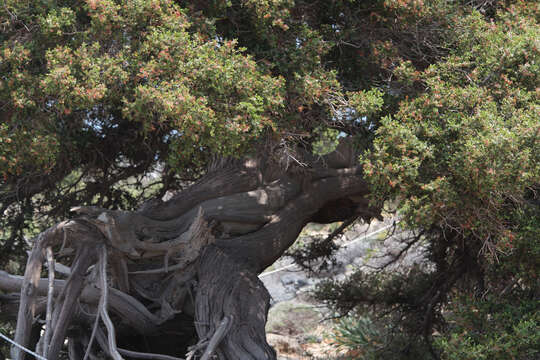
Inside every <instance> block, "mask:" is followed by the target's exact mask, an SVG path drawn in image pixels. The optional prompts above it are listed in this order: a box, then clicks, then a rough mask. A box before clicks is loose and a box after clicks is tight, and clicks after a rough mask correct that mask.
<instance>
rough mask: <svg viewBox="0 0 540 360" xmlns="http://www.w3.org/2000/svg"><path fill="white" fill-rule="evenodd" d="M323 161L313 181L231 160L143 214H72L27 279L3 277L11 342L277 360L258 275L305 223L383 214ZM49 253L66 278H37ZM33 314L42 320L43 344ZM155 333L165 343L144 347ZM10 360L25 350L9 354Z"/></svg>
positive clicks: (54, 354)
mask: <svg viewBox="0 0 540 360" xmlns="http://www.w3.org/2000/svg"><path fill="white" fill-rule="evenodd" d="M344 146H345V145H344ZM342 154H343V152H342ZM353 155H354V154H353ZM306 158H308V157H306ZM333 159H334V160H333ZM335 159H337V161H336V160H335ZM324 160H325V165H324V166H321V165H320V163H317V162H315V161H314V162H312V163H311V164H310V165H309V167H306V168H305V169H304V170H305V171H308V172H309V176H308V177H306V176H305V174H304V175H303V176H302V177H299V176H298V175H297V174H295V172H294V171H287V170H283V169H282V170H280V168H278V167H275V168H273V169H272V168H271V164H269V163H264V162H263V160H259V159H247V160H243V161H240V160H235V161H226V162H223V163H222V165H221V166H220V167H214V168H213V169H212V171H209V172H208V174H206V175H205V176H203V177H202V178H201V179H200V180H199V181H198V182H197V183H195V184H194V185H192V186H191V187H189V188H187V189H186V190H184V191H182V192H180V193H178V194H176V195H174V196H173V197H172V198H171V199H169V200H168V201H165V202H163V201H159V200H157V201H153V202H152V203H149V204H146V206H143V207H142V208H141V210H139V211H135V212H127V211H119V210H107V209H102V208H97V207H78V208H74V209H73V213H74V215H75V216H74V217H73V218H72V219H70V220H67V221H64V222H61V223H59V224H57V225H55V226H53V227H52V228H50V229H48V230H47V231H45V232H43V233H42V234H40V235H39V236H38V237H37V238H36V239H34V247H33V250H32V253H31V255H30V257H29V259H28V263H27V267H26V272H25V276H24V278H19V277H15V276H11V275H8V274H6V273H2V274H1V276H0V289H2V290H3V291H4V292H7V293H19V291H20V295H18V296H14V297H12V298H11V300H10V302H9V304H7V306H8V308H7V309H8V311H4V314H5V315H3V316H8V317H9V316H11V317H12V318H15V314H16V309H17V306H18V315H17V316H16V319H17V330H16V334H15V340H16V341H17V342H18V343H20V344H22V345H24V346H27V347H30V348H35V347H36V345H37V349H38V350H39V351H40V352H41V353H43V354H46V355H47V356H48V358H49V359H56V358H58V356H59V354H60V352H61V351H62V348H63V346H64V344H65V341H66V339H67V345H68V347H67V350H68V354H69V357H70V358H72V359H81V358H83V357H84V353H85V351H89V352H90V353H91V354H99V353H103V354H107V356H110V357H112V358H115V359H119V358H121V357H122V356H127V357H129V356H135V355H137V354H136V353H148V352H150V353H160V354H167V355H169V356H174V357H176V358H179V357H184V356H187V358H192V357H194V356H200V358H201V359H208V358H209V357H210V356H211V355H212V354H213V355H216V356H218V358H220V359H274V358H275V352H274V350H273V349H272V348H271V347H270V346H269V345H268V344H267V342H266V334H265V323H266V316H267V312H268V308H269V300H270V297H269V294H268V292H267V290H266V289H265V287H264V285H263V283H262V282H261V281H260V280H259V278H258V277H257V275H258V274H259V273H260V272H261V271H262V270H263V269H265V268H266V267H268V266H269V265H271V264H272V263H273V262H274V261H275V260H277V259H278V258H279V257H280V256H281V255H282V254H283V252H284V251H285V250H287V248H289V246H291V245H292V244H293V243H294V241H295V240H296V239H297V237H298V234H299V233H300V231H301V230H302V228H303V227H304V225H305V224H307V223H308V222H310V221H313V220H317V221H318V222H333V221H336V220H345V219H350V218H358V217H362V218H364V219H366V220H370V219H371V218H372V217H373V216H375V215H377V212H375V211H373V210H372V209H369V208H368V207H367V205H366V204H367V201H360V202H358V199H361V200H362V199H363V196H365V195H366V194H367V193H368V191H367V187H366V183H365V181H364V179H363V177H362V174H361V172H360V169H359V168H358V167H354V166H348V165H352V164H354V159H346V158H344V157H343V156H341V158H340V156H338V157H335V154H332V155H331V156H328V157H326V159H324ZM306 179H307V180H306ZM352 199H355V200H352ZM355 201H356V202H355ZM53 255H54V256H53ZM53 257H54V258H55V259H56V260H57V261H58V262H63V263H64V264H65V265H68V266H69V269H68V271H67V274H66V275H65V277H67V279H66V280H63V279H54V278H50V279H40V274H41V269H42V266H43V264H44V263H48V266H50V267H51V268H52V267H53V266H54V259H53ZM57 267H58V266H57ZM51 274H52V273H51ZM9 309H12V310H11V311H10V310H9ZM109 313H110V315H109ZM38 318H46V326H45V332H44V334H43V336H41V337H39V336H35V335H36V331H37V329H40V328H41V324H39V323H36V322H35V319H38ZM113 323H114V324H116V326H114V325H113ZM102 324H103V325H104V326H103V325H102ZM50 329H54V332H53V333H52V334H51V332H50ZM171 329H174V331H171ZM173 333H174V335H171V334H173ZM180 333H181V334H184V335H182V336H179V335H178V334H180ZM157 334H162V335H160V341H159V342H153V343H154V345H153V346H144V345H142V344H143V341H142V340H143V339H144V337H145V336H152V337H155V336H156V335H157ZM195 334H196V335H195ZM91 343H94V344H95V345H94V346H91ZM156 343H157V344H159V348H156V346H155V344H156ZM188 346H189V348H188ZM87 349H88V350H87ZM139 355H140V354H139ZM13 358H14V359H17V360H19V359H23V358H24V354H23V352H21V351H20V350H18V349H13ZM158 358H159V357H158ZM161 358H163V359H165V358H166V357H161Z"/></svg>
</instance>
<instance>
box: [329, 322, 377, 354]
mask: <svg viewBox="0 0 540 360" xmlns="http://www.w3.org/2000/svg"><path fill="white" fill-rule="evenodd" d="M377 336H379V334H378V332H377V330H376V329H375V327H374V325H373V322H372V321H371V320H370V319H369V318H353V317H345V318H341V319H339V320H338V321H337V324H336V325H335V327H334V334H333V335H332V340H333V343H334V344H335V345H338V346H344V347H346V348H349V349H359V348H367V347H374V346H376V344H374V341H375V338H376V337H377Z"/></svg>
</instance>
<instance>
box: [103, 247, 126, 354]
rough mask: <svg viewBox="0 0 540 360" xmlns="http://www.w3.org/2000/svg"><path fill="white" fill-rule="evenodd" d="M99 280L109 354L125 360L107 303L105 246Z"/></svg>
mask: <svg viewBox="0 0 540 360" xmlns="http://www.w3.org/2000/svg"><path fill="white" fill-rule="evenodd" d="M99 278H100V279H101V294H102V297H103V304H101V305H102V306H100V308H99V312H100V314H101V318H102V319H103V322H104V323H105V327H106V328H107V340H108V345H109V352H110V355H111V357H112V358H113V359H114V360H123V358H122V356H121V355H120V353H119V352H118V348H117V347H116V335H115V330H114V325H113V323H112V321H111V318H110V317H109V313H108V312H107V303H108V301H109V285H108V284H107V249H106V248H105V246H103V248H102V251H101V256H100V257H99Z"/></svg>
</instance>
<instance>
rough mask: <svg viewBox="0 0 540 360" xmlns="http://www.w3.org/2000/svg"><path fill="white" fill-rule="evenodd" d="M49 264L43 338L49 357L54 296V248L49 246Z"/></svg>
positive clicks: (44, 347)
mask: <svg viewBox="0 0 540 360" xmlns="http://www.w3.org/2000/svg"><path fill="white" fill-rule="evenodd" d="M46 254H47V265H48V267H49V290H48V292H47V313H46V314H45V336H44V340H43V356H44V357H47V353H48V352H49V343H50V342H51V335H52V311H53V296H54V258H53V252H52V248H51V247H50V246H48V247H47V250H46Z"/></svg>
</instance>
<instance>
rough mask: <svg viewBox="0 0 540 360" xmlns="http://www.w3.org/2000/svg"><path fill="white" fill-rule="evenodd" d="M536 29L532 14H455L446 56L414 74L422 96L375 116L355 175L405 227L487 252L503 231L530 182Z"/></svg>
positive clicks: (535, 146) (538, 163) (538, 53)
mask: <svg viewBox="0 0 540 360" xmlns="http://www.w3.org/2000/svg"><path fill="white" fill-rule="evenodd" d="M539 35H540V33H539V32H538V24H537V22H536V21H535V19H534V18H525V17H516V16H515V15H513V14H512V13H500V14H499V15H498V18H497V21H496V22H490V21H487V20H486V19H484V18H483V17H482V16H481V15H480V14H479V13H472V14H471V15H469V16H466V17H464V18H463V19H462V20H461V21H460V22H459V24H458V27H457V28H456V38H457V42H456V44H455V49H454V50H452V52H451V54H450V56H449V57H448V58H447V59H446V60H445V61H443V62H440V63H437V64H435V65H432V66H430V67H429V68H427V69H426V70H425V71H424V72H423V73H422V74H420V79H421V81H422V82H423V83H424V85H425V86H426V88H427V91H426V93H425V94H423V95H421V96H418V97H416V98H414V99H410V100H406V101H403V102H402V103H401V105H400V110H399V112H397V113H396V114H395V115H393V116H391V117H390V116H389V117H386V118H384V119H383V121H382V126H381V127H380V128H379V129H378V131H377V140H376V141H375V143H374V150H373V152H372V154H371V156H368V157H367V158H366V159H365V161H364V164H365V171H366V174H367V175H369V179H370V182H371V183H372V184H373V187H374V189H375V194H376V197H377V199H379V201H384V200H383V199H387V198H389V197H390V198H397V199H399V200H400V213H401V214H402V215H403V217H404V219H405V221H406V223H407V225H408V226H410V227H421V228H429V227H431V226H432V225H437V226H440V227H442V228H446V229H457V231H458V232H459V233H460V234H461V235H462V237H463V238H474V239H476V241H478V242H481V243H483V244H484V243H485V244H486V245H485V248H484V250H489V251H491V252H494V251H495V249H496V248H497V247H500V245H501V244H503V243H504V241H505V239H507V238H508V237H509V236H512V235H511V229H510V228H509V227H508V225H507V223H506V219H505V216H506V214H507V213H508V206H509V205H510V204H513V206H518V207H519V206H520V205H519V204H520V202H522V199H523V196H524V194H525V192H526V191H527V189H529V188H530V187H531V186H534V184H538V183H540V158H539V156H540V142H539V140H538V134H539V131H540V124H539V122H538V114H539V111H540V102H539V100H538V89H537V84H538V78H537V76H538V73H539V72H538V71H532V72H531V71H530V70H531V69H533V68H534V69H536V67H537V66H538V64H539V63H540V50H539V47H538V38H539Z"/></svg>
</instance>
